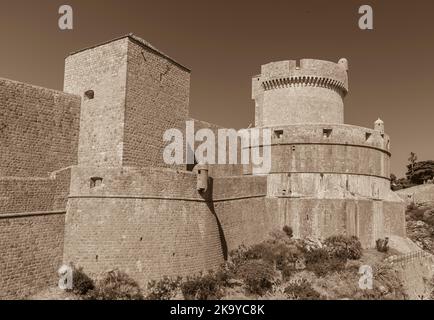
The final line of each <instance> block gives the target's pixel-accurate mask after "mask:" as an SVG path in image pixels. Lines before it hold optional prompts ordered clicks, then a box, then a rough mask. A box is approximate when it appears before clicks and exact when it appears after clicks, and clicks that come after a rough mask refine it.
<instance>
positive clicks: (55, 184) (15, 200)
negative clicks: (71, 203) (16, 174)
mask: <svg viewBox="0 0 434 320" xmlns="http://www.w3.org/2000/svg"><path fill="white" fill-rule="evenodd" d="M70 177H71V170H70V169H65V170H61V171H59V172H57V173H56V174H54V175H53V176H51V177H50V178H45V179H44V178H1V177H0V217H1V215H3V214H10V213H32V212H44V211H58V210H65V208H66V202H67V199H68V194H69V184H70Z"/></svg>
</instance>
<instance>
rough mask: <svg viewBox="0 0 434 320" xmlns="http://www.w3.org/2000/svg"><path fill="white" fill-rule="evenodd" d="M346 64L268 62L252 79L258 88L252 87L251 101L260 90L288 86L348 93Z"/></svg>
mask: <svg viewBox="0 0 434 320" xmlns="http://www.w3.org/2000/svg"><path fill="white" fill-rule="evenodd" d="M347 71H348V62H347V60H346V59H344V58H343V59H341V60H339V62H338V63H334V62H330V61H324V60H316V59H301V60H300V61H296V60H285V61H278V62H270V63H267V64H265V65H263V66H262V67H261V74H260V75H258V76H255V77H254V78H253V79H254V81H255V80H256V81H257V82H259V83H260V86H259V87H258V86H254V87H253V99H254V98H255V96H256V94H258V93H259V91H261V90H271V89H279V88H282V87H288V86H321V87H325V88H329V89H333V90H337V91H340V92H341V93H342V95H344V96H345V95H346V94H347V93H348V73H347Z"/></svg>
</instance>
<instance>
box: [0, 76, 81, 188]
mask: <svg viewBox="0 0 434 320" xmlns="http://www.w3.org/2000/svg"><path fill="white" fill-rule="evenodd" d="M79 117H80V98H79V97H76V96H73V95H70V94H65V93H63V92H58V91H54V90H50V89H45V88H39V87H36V86H32V85H28V84H24V83H20V82H15V81H11V80H6V79H0V145H1V152H0V177H44V178H46V177H48V175H49V174H50V173H51V172H53V171H55V170H59V169H62V168H65V167H68V166H70V165H73V164H77V147H78V131H79ZM0 196H1V194H0Z"/></svg>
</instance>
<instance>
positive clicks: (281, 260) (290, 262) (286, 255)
mask: <svg viewBox="0 0 434 320" xmlns="http://www.w3.org/2000/svg"><path fill="white" fill-rule="evenodd" d="M300 256H301V252H300V251H299V250H298V248H297V247H296V246H295V245H289V244H288V243H283V242H280V241H266V242H263V243H261V244H258V245H255V246H253V247H252V248H250V249H249V250H247V251H246V253H245V257H246V260H263V261H265V262H267V263H269V264H272V265H274V266H275V267H276V269H277V270H281V271H283V269H289V268H292V269H294V265H295V262H296V261H297V259H298V258H299V257H300Z"/></svg>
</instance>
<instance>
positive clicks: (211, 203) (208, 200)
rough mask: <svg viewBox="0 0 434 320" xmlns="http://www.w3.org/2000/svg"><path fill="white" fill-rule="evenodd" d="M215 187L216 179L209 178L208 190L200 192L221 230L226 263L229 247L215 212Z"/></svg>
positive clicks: (220, 235)
mask: <svg viewBox="0 0 434 320" xmlns="http://www.w3.org/2000/svg"><path fill="white" fill-rule="evenodd" d="M213 186H214V179H213V178H211V177H209V178H208V189H207V190H206V191H204V192H199V194H200V196H201V197H202V198H203V199H204V200H205V201H206V205H207V206H208V209H209V210H210V212H211V213H212V215H213V216H214V218H215V220H216V222H217V227H218V229H219V237H220V242H221V246H222V253H223V258H224V259H225V261H226V260H228V245H227V242H226V237H225V233H224V231H223V228H222V225H221V223H220V220H219V217H218V215H217V213H216V212H215V208H214V201H213V198H212V195H213Z"/></svg>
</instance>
